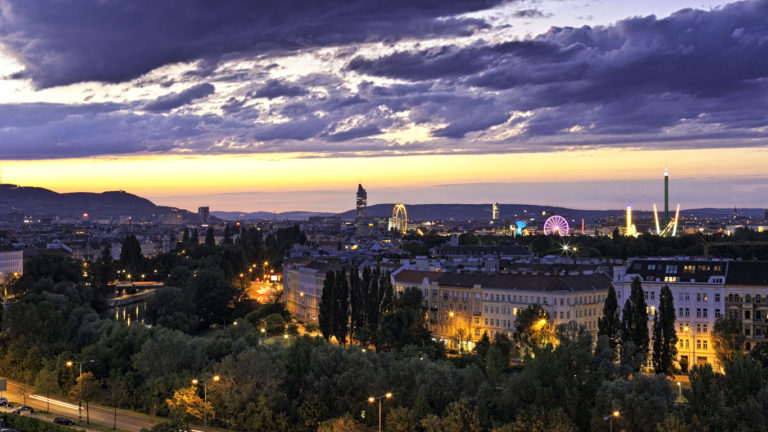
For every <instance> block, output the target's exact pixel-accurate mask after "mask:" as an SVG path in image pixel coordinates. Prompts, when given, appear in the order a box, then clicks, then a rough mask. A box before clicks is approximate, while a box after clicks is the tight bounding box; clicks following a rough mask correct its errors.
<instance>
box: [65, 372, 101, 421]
mask: <svg viewBox="0 0 768 432" xmlns="http://www.w3.org/2000/svg"><path fill="white" fill-rule="evenodd" d="M83 363H96V360H85V361H72V360H69V361H68V362H67V363H66V365H67V367H72V366H74V365H75V364H77V365H79V366H80V375H78V377H81V376H83ZM77 419H78V420H82V419H83V401H82V399H81V398H80V392H78V396H77Z"/></svg>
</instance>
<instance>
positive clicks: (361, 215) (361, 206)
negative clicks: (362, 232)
mask: <svg viewBox="0 0 768 432" xmlns="http://www.w3.org/2000/svg"><path fill="white" fill-rule="evenodd" d="M367 205H368V193H367V192H366V191H365V189H363V185H361V184H358V185H357V213H356V214H355V219H356V220H362V219H365V216H366V207H367Z"/></svg>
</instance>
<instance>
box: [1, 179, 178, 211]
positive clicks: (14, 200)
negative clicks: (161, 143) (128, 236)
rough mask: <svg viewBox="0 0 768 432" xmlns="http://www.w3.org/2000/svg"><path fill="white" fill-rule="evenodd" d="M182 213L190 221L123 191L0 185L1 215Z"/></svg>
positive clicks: (171, 209)
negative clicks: (86, 190) (90, 190)
mask: <svg viewBox="0 0 768 432" xmlns="http://www.w3.org/2000/svg"><path fill="white" fill-rule="evenodd" d="M178 212H181V213H182V214H183V215H184V217H185V219H186V218H188V217H191V215H192V214H191V213H190V212H188V211H186V210H179V209H176V208H173V207H162V206H157V205H155V204H154V203H153V202H152V201H150V200H148V199H146V198H142V197H139V196H136V195H133V194H130V193H128V192H124V191H114V192H102V193H88V192H74V193H57V192H54V191H51V190H48V189H44V188H39V187H26V186H16V185H11V184H2V185H0V214H3V215H7V214H9V213H23V214H24V215H35V216H60V217H75V218H76V217H81V216H82V215H83V214H84V213H87V214H88V216H89V217H90V218H92V219H93V218H99V219H101V218H118V217H120V216H131V217H133V218H142V219H147V218H156V217H161V216H163V215H167V214H170V213H178Z"/></svg>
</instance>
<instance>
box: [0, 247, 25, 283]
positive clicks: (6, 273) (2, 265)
mask: <svg viewBox="0 0 768 432" xmlns="http://www.w3.org/2000/svg"><path fill="white" fill-rule="evenodd" d="M22 274H24V251H22V250H7V251H2V252H0V281H5V280H6V279H8V277H11V276H14V277H16V276H21V275H22Z"/></svg>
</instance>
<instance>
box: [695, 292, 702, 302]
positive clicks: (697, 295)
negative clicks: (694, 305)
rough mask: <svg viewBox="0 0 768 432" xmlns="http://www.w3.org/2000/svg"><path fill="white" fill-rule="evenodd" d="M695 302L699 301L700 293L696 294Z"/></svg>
mask: <svg viewBox="0 0 768 432" xmlns="http://www.w3.org/2000/svg"><path fill="white" fill-rule="evenodd" d="M696 301H697V302H700V301H701V293H696Z"/></svg>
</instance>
